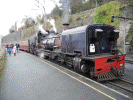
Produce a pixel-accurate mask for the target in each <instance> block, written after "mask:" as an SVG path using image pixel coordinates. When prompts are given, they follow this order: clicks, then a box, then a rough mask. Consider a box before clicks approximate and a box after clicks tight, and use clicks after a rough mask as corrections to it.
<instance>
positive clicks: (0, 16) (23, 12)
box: [0, 0, 59, 36]
mask: <svg viewBox="0 0 133 100" xmlns="http://www.w3.org/2000/svg"><path fill="white" fill-rule="evenodd" d="M41 1H43V0H40V2H41ZM55 1H56V2H58V1H59V0H55ZM45 2H46V5H45V6H46V12H47V13H50V12H51V10H52V9H53V8H54V3H53V2H51V1H50V0H45ZM31 9H38V8H37V7H36V6H35V0H1V1H0V29H1V31H0V35H3V36H5V35H7V34H9V28H11V26H12V25H14V24H15V21H18V27H20V22H21V20H22V18H25V16H28V17H34V18H35V16H36V15H37V14H39V13H41V10H31Z"/></svg>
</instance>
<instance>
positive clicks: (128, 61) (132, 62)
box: [125, 59, 133, 64]
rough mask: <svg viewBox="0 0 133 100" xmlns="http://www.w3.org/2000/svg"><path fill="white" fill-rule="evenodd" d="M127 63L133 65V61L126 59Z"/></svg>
mask: <svg viewBox="0 0 133 100" xmlns="http://www.w3.org/2000/svg"><path fill="white" fill-rule="evenodd" d="M125 62H126V63H131V64H133V61H132V60H126V59H125Z"/></svg>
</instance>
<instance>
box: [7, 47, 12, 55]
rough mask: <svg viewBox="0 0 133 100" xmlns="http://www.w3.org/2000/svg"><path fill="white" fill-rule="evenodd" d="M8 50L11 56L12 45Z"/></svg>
mask: <svg viewBox="0 0 133 100" xmlns="http://www.w3.org/2000/svg"><path fill="white" fill-rule="evenodd" d="M7 51H8V53H9V56H11V51H12V49H11V47H9V48H8V49H7Z"/></svg>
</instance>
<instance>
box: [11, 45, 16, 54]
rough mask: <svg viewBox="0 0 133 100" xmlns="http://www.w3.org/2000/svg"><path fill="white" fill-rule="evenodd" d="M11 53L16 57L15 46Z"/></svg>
mask: <svg viewBox="0 0 133 100" xmlns="http://www.w3.org/2000/svg"><path fill="white" fill-rule="evenodd" d="M12 51H13V53H14V56H16V46H14V47H13V50H12Z"/></svg>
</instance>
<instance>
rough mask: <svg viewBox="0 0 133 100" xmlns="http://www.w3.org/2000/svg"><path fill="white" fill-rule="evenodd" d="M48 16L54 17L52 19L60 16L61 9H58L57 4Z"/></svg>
mask: <svg viewBox="0 0 133 100" xmlns="http://www.w3.org/2000/svg"><path fill="white" fill-rule="evenodd" d="M50 16H51V17H52V18H54V19H57V17H61V16H62V11H61V9H60V8H59V7H58V6H56V7H55V8H54V9H53V10H52V12H51V14H50Z"/></svg>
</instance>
